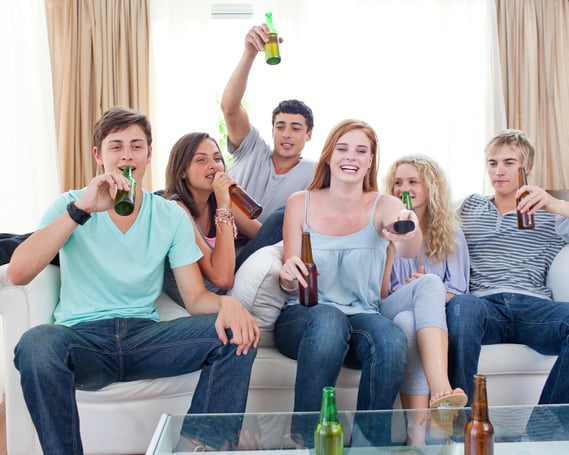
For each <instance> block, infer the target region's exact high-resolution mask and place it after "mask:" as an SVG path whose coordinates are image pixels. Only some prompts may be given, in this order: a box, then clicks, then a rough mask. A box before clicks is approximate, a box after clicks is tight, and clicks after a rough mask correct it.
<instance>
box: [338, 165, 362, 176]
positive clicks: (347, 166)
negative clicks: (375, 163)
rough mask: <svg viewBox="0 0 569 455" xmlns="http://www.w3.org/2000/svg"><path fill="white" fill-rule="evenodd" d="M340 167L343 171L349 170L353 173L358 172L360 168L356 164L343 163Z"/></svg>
mask: <svg viewBox="0 0 569 455" xmlns="http://www.w3.org/2000/svg"><path fill="white" fill-rule="evenodd" d="M340 169H341V170H342V171H343V172H349V173H350V174H355V173H356V172H358V171H359V170H360V168H359V167H357V166H351V165H344V166H340Z"/></svg>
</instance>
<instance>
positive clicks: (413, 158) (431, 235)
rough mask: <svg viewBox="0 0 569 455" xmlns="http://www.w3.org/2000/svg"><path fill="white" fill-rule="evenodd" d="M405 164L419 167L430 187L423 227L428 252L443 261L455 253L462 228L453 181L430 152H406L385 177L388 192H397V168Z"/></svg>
mask: <svg viewBox="0 0 569 455" xmlns="http://www.w3.org/2000/svg"><path fill="white" fill-rule="evenodd" d="M402 164H410V165H411V166H414V167H415V169H417V171H418V172H419V175H420V176H421V179H422V180H423V184H424V185H425V188H426V190H427V195H428V198H427V210H426V211H425V214H426V219H425V220H424V227H425V229H424V230H423V238H424V241H425V244H426V248H425V255H426V256H427V258H429V260H430V261H431V262H433V263H438V262H441V261H442V260H443V259H445V258H446V257H448V256H452V255H453V254H454V252H455V249H456V242H455V234H456V231H457V230H458V229H459V228H460V221H459V218H458V215H457V213H456V211H455V209H454V206H453V201H452V195H451V189H450V185H449V183H448V180H447V178H446V175H445V173H444V171H443V170H442V168H441V167H440V166H439V164H438V163H437V162H436V161H434V160H433V159H432V158H430V157H428V156H426V155H421V154H413V155H405V156H402V157H401V158H399V159H398V160H396V161H395V162H393V163H392V164H391V166H390V167H389V170H388V172H387V174H386V176H385V178H384V185H383V186H384V193H386V194H391V195H393V193H394V192H393V189H394V181H395V172H396V171H397V168H398V167H399V166H400V165H402Z"/></svg>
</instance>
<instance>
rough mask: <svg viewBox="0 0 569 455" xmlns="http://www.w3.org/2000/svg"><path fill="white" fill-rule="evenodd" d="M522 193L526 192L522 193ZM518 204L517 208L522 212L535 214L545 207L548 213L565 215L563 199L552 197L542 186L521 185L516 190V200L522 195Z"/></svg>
mask: <svg viewBox="0 0 569 455" xmlns="http://www.w3.org/2000/svg"><path fill="white" fill-rule="evenodd" d="M524 193H527V194H526V195H524ZM522 196H523V198H522V200H521V201H520V202H519V204H518V207H517V208H518V210H519V211H520V212H522V213H528V214H530V215H535V213H536V212H537V211H538V210H540V209H545V210H547V211H548V212H550V213H554V214H559V215H565V216H567V215H566V210H565V211H564V209H566V204H565V202H564V201H561V200H559V199H556V198H554V197H553V196H552V195H551V194H549V193H548V192H547V191H545V190H544V189H543V188H540V187H539V186H534V185H523V186H522V187H520V188H519V189H518V191H517V192H516V200H517V199H518V198H520V197H522Z"/></svg>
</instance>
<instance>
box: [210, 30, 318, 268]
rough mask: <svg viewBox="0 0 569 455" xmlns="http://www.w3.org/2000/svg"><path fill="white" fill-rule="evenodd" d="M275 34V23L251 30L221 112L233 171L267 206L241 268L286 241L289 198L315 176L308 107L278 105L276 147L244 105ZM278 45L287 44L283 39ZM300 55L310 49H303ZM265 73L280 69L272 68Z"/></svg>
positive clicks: (294, 102) (274, 132) (243, 253)
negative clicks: (308, 154)
mask: <svg viewBox="0 0 569 455" xmlns="http://www.w3.org/2000/svg"><path fill="white" fill-rule="evenodd" d="M267 21H268V19H267ZM268 22H270V21H268ZM274 34H275V33H274V29H273V31H271V29H270V24H266V23H263V24H260V25H255V26H254V27H252V28H251V29H250V30H249V32H248V33H247V34H246V36H245V43H244V49H243V53H242V55H241V58H240V59H239V62H238V64H237V66H236V67H235V69H234V71H233V73H232V74H231V76H230V78H229V80H228V82H227V85H226V87H225V90H224V91H223V96H222V98H221V110H222V112H223V116H224V119H225V124H226V126H227V136H228V141H227V142H228V144H227V148H228V151H229V153H230V154H232V155H233V160H232V162H231V165H230V166H229V169H228V171H227V172H228V173H229V175H230V176H231V177H232V178H234V179H235V181H237V182H239V185H241V187H242V188H243V189H244V190H245V191H246V192H247V193H249V194H250V195H251V196H252V197H253V199H255V200H256V201H257V202H258V203H259V204H260V205H261V206H262V207H263V212H262V213H261V215H260V216H259V218H258V220H259V221H260V222H261V223H262V224H263V226H261V228H260V230H259V232H258V233H257V234H256V235H255V236H254V238H250V239H249V241H248V242H247V243H246V244H245V246H244V247H243V249H242V251H241V252H240V254H239V256H238V257H237V261H236V268H238V267H239V266H240V265H241V264H242V263H243V262H244V261H245V260H246V259H247V258H248V257H249V256H250V255H251V254H252V253H253V252H254V251H256V250H257V249H259V248H261V247H263V246H265V245H271V244H274V243H277V242H279V241H280V240H282V223H283V214H284V206H285V203H286V200H287V198H288V196H290V195H291V194H292V193H294V192H296V191H300V190H303V189H304V188H306V186H307V185H308V184H309V183H310V181H311V180H312V176H313V175H314V162H313V161H311V160H308V159H306V158H302V156H301V154H302V151H303V149H304V146H305V144H306V143H307V142H308V141H310V139H311V138H312V128H313V126H314V117H313V114H312V110H311V109H310V108H309V107H308V106H307V105H306V104H304V103H303V102H302V101H299V100H295V99H291V100H285V101H281V102H280V103H279V104H278V105H277V107H276V108H275V109H274V110H273V112H272V120H271V124H272V138H273V141H272V144H269V143H267V142H266V141H265V140H264V139H263V137H262V136H261V134H260V132H259V131H258V130H257V129H256V128H255V127H254V126H253V125H251V123H250V121H249V116H248V114H247V111H246V110H245V108H244V107H243V98H244V96H245V91H246V89H247V84H248V79H249V74H250V72H251V69H252V66H253V63H254V61H255V58H257V56H258V55H259V54H262V55H263V58H266V55H267V53H269V51H271V50H274V46H272V45H271V44H270V43H269V41H270V39H271V36H273V37H274ZM278 41H279V42H283V40H282V38H280V37H279V38H278ZM298 52H304V50H302V49H298ZM280 64H281V65H284V64H286V63H285V61H283V62H281V63H280ZM262 70H263V71H266V72H272V71H278V70H277V68H273V67H271V66H267V65H264V66H263V68H262ZM268 77H270V76H268Z"/></svg>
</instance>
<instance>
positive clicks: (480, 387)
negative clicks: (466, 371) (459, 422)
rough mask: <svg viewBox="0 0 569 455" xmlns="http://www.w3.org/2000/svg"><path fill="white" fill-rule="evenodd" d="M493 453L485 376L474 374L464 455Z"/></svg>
mask: <svg viewBox="0 0 569 455" xmlns="http://www.w3.org/2000/svg"><path fill="white" fill-rule="evenodd" d="M493 453H494V427H493V426H492V424H491V423H490V419H489V418H488V397H487V395H486V376H484V375H482V374H475V375H474V387H473V395H472V408H471V416H470V420H469V421H468V422H467V424H466V427H465V428H464V454H465V455H492V454H493Z"/></svg>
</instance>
